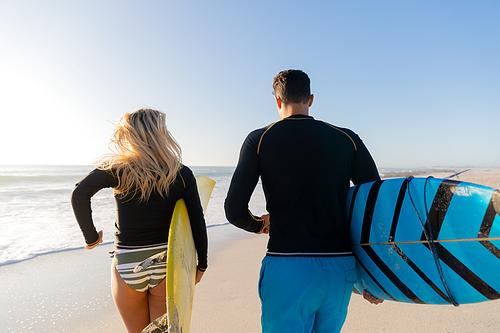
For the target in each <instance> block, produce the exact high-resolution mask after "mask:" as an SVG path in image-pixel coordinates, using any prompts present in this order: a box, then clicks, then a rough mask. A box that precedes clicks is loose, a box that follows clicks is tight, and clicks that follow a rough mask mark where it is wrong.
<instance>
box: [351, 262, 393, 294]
mask: <svg viewBox="0 0 500 333" xmlns="http://www.w3.org/2000/svg"><path fill="white" fill-rule="evenodd" d="M354 257H355V258H356V260H357V262H358V264H359V266H361V268H363V270H364V271H365V272H366V274H368V276H369V277H370V278H371V279H372V280H373V282H375V284H376V285H377V286H378V287H379V288H380V289H381V290H382V291H383V292H384V293H385V294H386V295H387V296H389V298H390V299H392V300H393V301H397V299H395V298H394V297H393V296H392V295H391V294H390V293H389V292H388V291H387V290H385V288H384V286H382V285H381V284H380V283H379V282H378V281H377V279H375V277H374V276H373V275H372V274H371V273H370V271H369V270H368V269H366V267H365V265H363V263H362V262H361V260H359V258H358V257H357V256H356V254H354ZM368 291H369V290H368Z"/></svg>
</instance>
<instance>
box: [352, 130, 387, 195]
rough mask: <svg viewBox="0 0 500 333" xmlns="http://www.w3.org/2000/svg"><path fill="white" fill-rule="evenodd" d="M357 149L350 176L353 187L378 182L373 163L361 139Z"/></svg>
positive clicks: (375, 167)
mask: <svg viewBox="0 0 500 333" xmlns="http://www.w3.org/2000/svg"><path fill="white" fill-rule="evenodd" d="M358 139H359V138H358ZM357 147H358V149H357V151H356V153H355V157H354V164H353V170H352V176H351V178H352V182H353V183H354V185H359V184H363V183H368V182H373V181H377V180H380V175H379V173H378V169H377V166H376V165H375V161H374V160H373V158H372V156H371V155H370V152H369V151H368V149H367V148H366V146H365V145H364V143H363V141H361V139H359V143H357Z"/></svg>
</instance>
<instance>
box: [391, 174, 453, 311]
mask: <svg viewBox="0 0 500 333" xmlns="http://www.w3.org/2000/svg"><path fill="white" fill-rule="evenodd" d="M409 181H410V179H409V178H407V179H405V180H404V181H403V183H402V184H401V188H400V190H399V195H398V199H397V201H396V207H395V208H394V215H393V217H392V225H391V232H390V234H389V242H394V239H395V238H396V229H397V226H398V221H399V215H400V214H401V208H402V206H403V202H404V198H405V196H406V189H407V187H408V182H409ZM390 246H391V248H392V249H393V250H394V251H395V252H396V253H397V254H398V255H399V256H400V257H401V259H403V260H404V262H405V263H407V264H408V266H410V268H411V269H413V271H414V272H415V273H416V274H417V275H418V276H419V277H420V278H421V279H422V280H423V281H425V283H427V284H428V285H429V287H431V288H432V290H434V291H435V292H436V293H437V294H438V295H439V296H440V297H441V298H443V299H444V300H445V301H446V302H448V303H452V302H451V301H450V299H449V297H448V296H446V294H445V293H443V291H442V290H441V289H439V288H438V286H436V285H435V284H434V282H432V281H431V279H429V277H428V276H427V274H425V273H424V272H423V271H422V270H421V269H420V268H418V266H417V265H415V263H414V262H413V261H412V260H411V259H410V258H409V257H408V256H407V255H406V254H405V253H404V252H403V250H401V248H400V247H399V246H397V245H396V244H394V243H391V244H390Z"/></svg>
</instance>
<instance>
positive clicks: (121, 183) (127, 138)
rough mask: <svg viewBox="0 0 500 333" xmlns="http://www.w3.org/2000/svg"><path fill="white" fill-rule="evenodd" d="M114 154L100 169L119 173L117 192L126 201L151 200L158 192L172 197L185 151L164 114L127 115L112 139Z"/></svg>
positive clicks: (149, 111) (99, 164)
mask: <svg viewBox="0 0 500 333" xmlns="http://www.w3.org/2000/svg"><path fill="white" fill-rule="evenodd" d="M109 146H110V149H111V151H112V153H111V154H107V155H104V156H103V157H102V158H101V159H100V160H99V161H98V162H97V167H98V168H99V169H101V170H109V171H112V172H113V173H116V175H117V178H118V186H117V187H116V188H115V189H114V192H115V193H117V194H119V195H120V196H122V197H129V196H133V197H137V198H138V199H139V201H145V200H147V199H149V196H150V195H151V193H152V192H153V191H154V190H156V191H157V192H158V193H160V194H161V195H162V196H164V195H166V194H167V193H168V189H169V187H170V185H171V184H172V183H173V181H174V180H175V177H176V175H177V171H178V170H179V169H180V167H181V155H182V154H181V148H180V146H179V144H178V143H177V142H176V141H175V139H174V138H173V137H172V136H171V135H170V133H169V131H168V130H167V125H166V117H165V114H164V113H163V112H160V111H157V110H153V109H139V110H136V111H134V112H132V113H126V114H125V115H123V116H122V117H121V119H120V121H119V123H118V125H117V126H116V128H115V130H114V132H113V135H112V137H111V143H110V145H109Z"/></svg>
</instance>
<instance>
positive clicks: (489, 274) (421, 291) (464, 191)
mask: <svg viewBox="0 0 500 333" xmlns="http://www.w3.org/2000/svg"><path fill="white" fill-rule="evenodd" d="M346 218H347V220H348V221H349V223H350V224H351V241H352V245H353V252H354V254H355V256H356V259H357V262H358V265H357V271H358V282H357V283H356V285H355V288H356V289H357V291H358V292H362V291H363V290H365V289H366V290H367V291H369V292H370V293H371V294H372V295H373V296H375V297H378V298H381V299H386V300H393V301H399V302H406V303H417V304H453V305H456V306H457V305H459V304H463V303H477V302H483V301H488V300H494V299H498V298H500V191H499V190H496V189H493V188H489V187H486V186H482V185H476V184H472V183H466V182H459V181H455V180H449V179H436V178H432V177H429V178H414V177H409V178H398V179H388V180H382V181H377V182H371V183H366V184H362V185H359V186H353V187H351V188H350V190H349V193H348V198H347V203H346Z"/></svg>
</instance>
